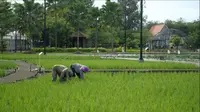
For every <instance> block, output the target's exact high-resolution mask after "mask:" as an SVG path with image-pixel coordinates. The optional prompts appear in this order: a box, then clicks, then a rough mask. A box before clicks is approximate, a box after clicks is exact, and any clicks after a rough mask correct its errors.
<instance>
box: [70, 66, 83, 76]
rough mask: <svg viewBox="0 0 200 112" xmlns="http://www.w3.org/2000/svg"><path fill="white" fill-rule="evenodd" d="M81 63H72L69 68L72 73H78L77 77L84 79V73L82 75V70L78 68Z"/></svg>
mask: <svg viewBox="0 0 200 112" xmlns="http://www.w3.org/2000/svg"><path fill="white" fill-rule="evenodd" d="M82 66H83V65H81V64H79V63H74V64H72V65H71V69H72V72H73V75H75V73H76V74H78V75H79V78H81V79H84V75H83V71H82V70H81V69H80V68H81V67H82Z"/></svg>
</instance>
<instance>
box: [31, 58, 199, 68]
mask: <svg viewBox="0 0 200 112" xmlns="http://www.w3.org/2000/svg"><path fill="white" fill-rule="evenodd" d="M29 62H30V63H35V64H38V63H39V62H38V60H29ZM40 63H41V65H42V66H43V67H45V68H46V69H51V68H52V66H53V65H54V64H63V65H66V66H68V67H69V66H70V65H71V64H72V63H81V64H85V65H87V66H88V67H89V68H90V69H194V68H198V67H197V66H196V65H192V64H182V63H175V62H150V61H149V62H148V61H145V62H144V63H139V62H138V61H134V60H97V59H96V60H60V59H56V60H55V59H51V60H46V59H41V61H40Z"/></svg>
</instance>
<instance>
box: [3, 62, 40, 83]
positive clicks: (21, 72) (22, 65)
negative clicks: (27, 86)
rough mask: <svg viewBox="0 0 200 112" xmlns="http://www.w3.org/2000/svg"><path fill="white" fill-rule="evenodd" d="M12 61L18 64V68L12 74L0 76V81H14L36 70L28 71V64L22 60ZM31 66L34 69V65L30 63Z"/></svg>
mask: <svg viewBox="0 0 200 112" xmlns="http://www.w3.org/2000/svg"><path fill="white" fill-rule="evenodd" d="M14 62H15V63H16V64H17V65H18V66H19V69H18V70H16V72H15V73H13V74H10V75H8V76H6V77H3V78H0V83H10V82H16V81H18V80H22V79H26V78H28V77H31V76H34V75H35V74H36V72H31V71H30V64H28V63H26V62H23V61H14ZM31 68H32V69H35V68H36V66H35V65H32V66H31Z"/></svg>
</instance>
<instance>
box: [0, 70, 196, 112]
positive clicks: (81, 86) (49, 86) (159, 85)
mask: <svg viewBox="0 0 200 112" xmlns="http://www.w3.org/2000/svg"><path fill="white" fill-rule="evenodd" d="M199 109H200V108H199V74H198V73H156V74H155V73H150V74H141V73H135V74H128V73H117V74H115V75H112V74H111V73H95V72H91V73H88V74H87V75H85V80H78V78H77V77H76V78H74V79H72V80H70V81H67V82H65V83H59V82H58V81H57V82H55V83H52V82H51V75H50V74H48V75H46V76H43V77H40V78H38V79H35V80H26V81H22V82H18V83H13V84H2V85H0V111H1V112H12V111H15V112H27V111H28V112H29V111H32V112H44V111H46V112H58V111H59V112H133V111H136V112H147V111H148V112H163V111H164V112H172V111H176V112H190V111H191V112H199V111H200V110H199Z"/></svg>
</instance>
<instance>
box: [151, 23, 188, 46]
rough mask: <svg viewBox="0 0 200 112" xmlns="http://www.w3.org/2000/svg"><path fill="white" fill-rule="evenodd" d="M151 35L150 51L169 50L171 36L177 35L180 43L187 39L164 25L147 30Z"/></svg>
mask: <svg viewBox="0 0 200 112" xmlns="http://www.w3.org/2000/svg"><path fill="white" fill-rule="evenodd" d="M149 31H150V33H151V34H152V37H151V40H150V41H151V44H150V45H151V46H150V48H151V49H154V48H169V47H170V39H171V37H172V36H173V35H178V36H179V37H181V41H182V42H184V40H185V39H186V38H187V35H186V34H185V33H184V32H182V31H181V30H179V29H170V28H168V27H167V25H165V24H157V25H153V26H152V27H151V29H150V30H149Z"/></svg>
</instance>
